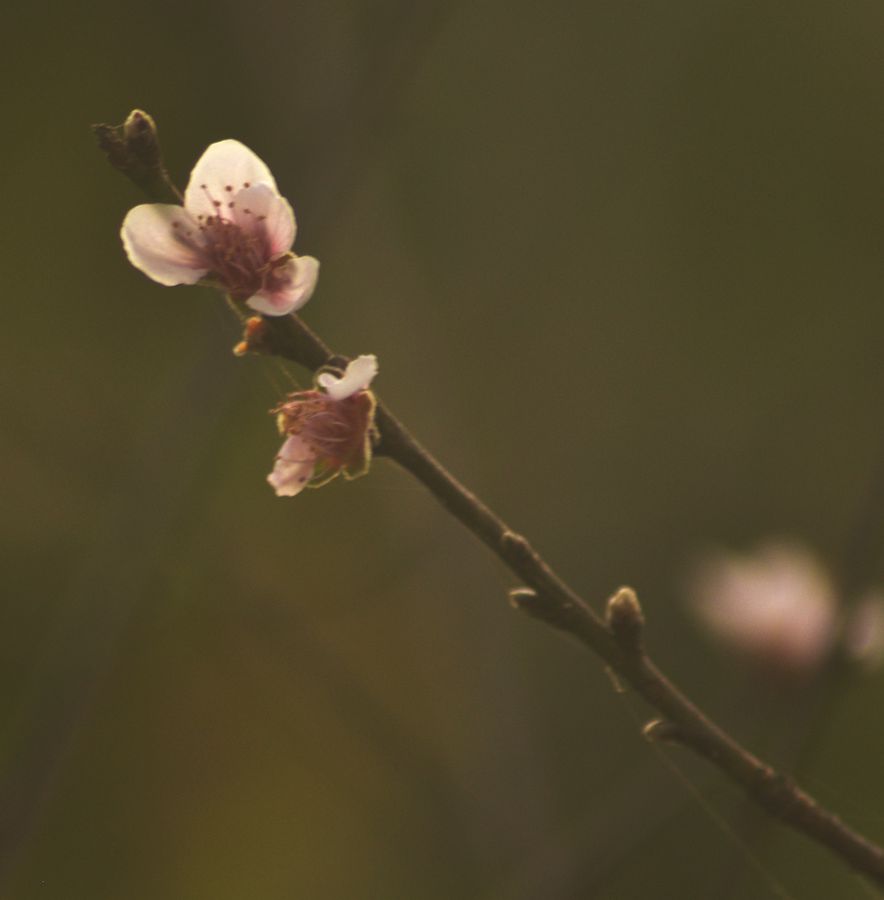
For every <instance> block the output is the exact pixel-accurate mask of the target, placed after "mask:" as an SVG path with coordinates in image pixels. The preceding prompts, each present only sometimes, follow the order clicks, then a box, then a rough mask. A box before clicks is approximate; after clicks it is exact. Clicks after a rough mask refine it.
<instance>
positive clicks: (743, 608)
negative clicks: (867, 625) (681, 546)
mask: <svg viewBox="0 0 884 900" xmlns="http://www.w3.org/2000/svg"><path fill="white" fill-rule="evenodd" d="M692 594H693V601H694V607H695V609H696V611H697V613H698V615H699V616H700V618H701V620H702V621H703V622H704V623H705V624H706V625H707V626H708V628H709V629H710V631H713V632H714V633H715V634H717V635H718V637H720V638H721V639H722V640H723V641H725V642H726V643H729V644H731V645H732V646H733V647H735V648H737V649H739V650H741V651H743V652H745V653H747V654H749V655H751V656H753V657H754V658H755V659H757V660H758V661H759V662H762V663H764V664H766V665H767V666H768V667H770V668H773V669H778V670H780V671H786V672H790V673H792V674H802V673H809V672H811V671H813V670H814V669H815V668H816V667H817V666H818V665H819V664H820V663H822V661H823V660H824V659H825V657H826V656H827V654H828V652H829V651H830V649H831V648H832V645H833V642H834V639H835V637H836V634H837V608H836V607H837V602H836V596H835V591H834V588H833V586H832V584H831V582H830V580H829V578H828V576H827V574H826V572H825V571H824V570H823V568H822V567H821V566H820V564H819V563H818V562H817V560H816V558H815V557H814V556H813V555H812V554H811V553H809V552H808V551H807V550H805V549H803V548H801V547H799V546H796V545H793V544H786V543H779V544H778V543H770V544H766V545H764V546H762V547H760V548H759V549H758V550H757V551H756V552H755V553H754V554H751V555H747V556H736V555H732V554H721V555H719V556H718V557H715V558H712V559H709V560H707V561H706V562H705V563H704V564H703V565H702V566H701V567H700V570H699V571H698V572H697V573H696V575H695V577H694V579H693V584H692Z"/></svg>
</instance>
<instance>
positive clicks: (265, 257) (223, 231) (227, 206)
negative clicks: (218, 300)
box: [172, 182, 288, 300]
mask: <svg viewBox="0 0 884 900" xmlns="http://www.w3.org/2000/svg"><path fill="white" fill-rule="evenodd" d="M200 187H201V189H202V190H203V191H204V192H205V194H206V196H207V197H208V198H209V200H210V201H211V203H212V205H213V206H214V207H215V209H216V210H217V212H216V214H215V215H205V214H200V215H198V216H197V217H196V221H197V233H196V234H194V232H193V231H192V230H191V229H188V228H182V224H181V223H179V222H173V223H172V227H173V228H174V229H176V234H177V235H178V239H179V240H180V241H182V242H183V243H185V244H187V246H189V247H191V248H192V249H193V250H194V251H195V252H196V253H197V254H198V255H199V257H200V260H201V263H202V266H203V267H204V268H206V269H209V270H210V273H211V276H214V277H215V278H217V279H218V280H219V281H221V282H222V283H223V285H224V287H225V288H226V289H227V291H228V292H229V293H230V295H231V296H232V297H233V298H234V299H236V300H247V299H248V298H249V297H251V296H253V295H254V294H257V293H258V292H259V291H262V290H270V291H272V290H273V289H275V288H277V287H279V286H280V283H281V282H282V281H285V278H284V276H283V274H282V273H281V272H280V271H279V269H280V268H281V267H284V266H285V265H286V263H287V262H288V254H283V255H282V256H280V257H277V258H276V259H271V252H270V239H269V237H268V234H267V227H266V226H265V225H264V222H265V220H266V218H267V217H266V216H265V215H257V214H255V213H253V212H252V210H250V209H247V208H237V201H236V199H235V197H236V194H235V193H234V187H233V185H226V186H225V188H224V190H225V193H226V195H227V197H229V198H230V199H228V200H226V201H221V200H218V199H216V198H214V197H212V195H211V194H210V193H209V190H208V186H207V185H205V184H203V185H200ZM243 187H244V188H247V187H249V182H246V183H245V184H243ZM234 211H235V212H234Z"/></svg>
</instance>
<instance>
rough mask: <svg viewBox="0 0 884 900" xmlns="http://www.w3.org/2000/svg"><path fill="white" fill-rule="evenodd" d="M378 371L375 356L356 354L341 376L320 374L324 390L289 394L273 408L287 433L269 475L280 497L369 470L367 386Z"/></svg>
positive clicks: (370, 420) (371, 398)
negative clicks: (283, 401) (284, 400)
mask: <svg viewBox="0 0 884 900" xmlns="http://www.w3.org/2000/svg"><path fill="white" fill-rule="evenodd" d="M377 371H378V361H377V359H376V358H375V357H374V356H359V357H357V358H356V359H354V360H353V361H352V362H351V363H350V364H349V365H348V366H347V368H346V369H345V370H344V374H343V376H341V377H338V376H336V375H333V374H332V373H331V372H321V373H320V374H319V377H318V378H317V379H316V382H317V386H318V387H321V388H323V390H322V391H319V390H312V391H299V392H298V393H295V394H290V395H289V397H288V399H287V400H286V402H285V403H283V404H281V405H280V406H278V407H277V408H276V409H274V410H273V412H275V413H276V415H277V423H278V425H279V430H280V432H282V434H285V435H287V437H286V439H285V442H284V443H283V445H282V448H281V449H280V451H279V455H278V456H277V457H276V463H275V465H274V467H273V471H272V472H271V473H270V474H269V475H268V476H267V480H268V481H269V482H270V485H271V486H272V487H273V489H274V490H275V491H276V494H277V496H278V497H294V496H295V494H299V493H300V492H301V491H302V490H303V489H304V488H305V487H319V486H320V485H322V484H325V483H326V482H327V481H331V479H332V478H334V477H335V476H337V475H338V474H339V473H340V472H343V473H344V477H346V478H357V477H358V476H360V475H364V474H365V472H366V471H368V466H369V463H370V462H371V431H372V427H373V425H374V410H375V399H374V395H373V394H372V393H371V391H369V390H368V386H369V384H371V381H372V379H373V378H374V376H375V375H376V374H377Z"/></svg>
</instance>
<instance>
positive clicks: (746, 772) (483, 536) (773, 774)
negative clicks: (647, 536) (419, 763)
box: [250, 315, 884, 886]
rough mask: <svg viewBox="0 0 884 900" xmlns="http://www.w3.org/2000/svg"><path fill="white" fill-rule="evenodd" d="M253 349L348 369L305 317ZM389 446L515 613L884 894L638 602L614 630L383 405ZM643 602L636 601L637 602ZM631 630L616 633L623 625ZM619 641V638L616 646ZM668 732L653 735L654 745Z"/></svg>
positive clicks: (268, 331) (860, 845)
mask: <svg viewBox="0 0 884 900" xmlns="http://www.w3.org/2000/svg"><path fill="white" fill-rule="evenodd" d="M250 349H254V350H257V351H258V352H265V353H270V354H273V355H276V356H281V357H283V358H285V359H289V360H291V361H293V362H296V363H298V364H300V365H302V366H305V367H306V368H308V369H310V370H311V371H315V370H316V369H318V368H320V367H321V366H323V365H331V366H336V367H343V366H346V364H347V362H348V360H347V358H346V357H343V356H340V355H338V354H335V353H333V352H332V351H331V350H330V349H329V348H328V347H327V346H326V345H325V344H324V343H323V341H322V340H321V339H320V338H319V337H318V336H317V335H316V334H315V333H314V332H313V331H312V330H311V329H310V328H309V327H308V326H307V325H306V324H305V323H304V322H303V321H301V320H300V319H299V318H298V317H297V316H294V315H292V316H285V317H280V318H265V319H264V320H263V327H262V329H261V331H260V337H258V339H257V340H255V341H253V342H252V343H250ZM377 426H378V430H379V432H380V441H379V443H378V445H377V449H376V454H377V455H379V456H381V455H382V456H387V457H389V458H390V459H392V460H394V461H395V462H397V463H398V464H399V465H400V466H402V467H403V468H404V469H407V470H408V471H409V472H410V473H411V474H412V475H413V476H414V477H415V478H416V479H417V480H418V481H420V482H421V483H422V484H423V485H424V486H425V487H426V488H427V489H428V490H429V491H430V492H431V493H432V494H433V495H434V496H435V497H436V499H437V500H439V502H440V503H441V504H442V505H443V506H444V507H445V508H446V509H447V510H448V511H449V512H450V513H451V514H452V515H453V516H454V517H455V518H456V519H458V521H460V522H461V524H463V525H464V526H465V527H466V528H468V529H469V530H470V531H472V532H473V534H475V535H476V537H478V538H479V539H480V540H481V541H482V542H483V543H484V544H486V545H487V546H488V547H489V548H490V549H491V551H492V552H493V553H494V554H495V555H496V556H497V557H498V558H499V559H500V560H501V561H502V562H503V563H505V564H506V565H507V566H508V567H509V568H510V569H511V570H512V571H513V572H514V573H515V574H516V575H518V577H519V579H520V580H521V581H523V582H524V583H525V584H526V585H528V586H529V588H530V590H524V589H523V590H518V591H515V592H513V594H512V595H511V597H512V599H513V605H514V606H515V607H516V608H517V609H519V610H521V611H523V612H526V613H528V614H529V615H531V616H532V617H534V618H536V619H540V620H541V621H543V622H545V623H546V624H547V625H551V626H552V627H554V628H557V629H559V630H560V631H564V632H567V633H568V634H571V635H573V636H574V637H576V638H577V639H578V640H579V641H580V642H581V643H583V644H585V645H586V646H587V647H588V648H589V649H590V650H592V651H593V652H594V653H595V654H596V655H597V656H599V657H601V659H602V660H603V661H604V662H605V663H606V664H607V665H608V666H609V667H610V668H611V669H612V670H613V671H614V673H615V674H616V675H617V676H618V677H619V678H620V679H622V680H623V681H624V682H626V683H628V684H629V685H630V686H631V687H632V688H633V689H634V690H635V691H636V693H638V694H640V695H641V696H642V697H643V698H644V699H645V700H646V701H647V702H648V703H649V704H650V705H651V706H652V707H653V708H654V709H656V710H657V711H658V712H659V713H661V714H662V715H663V716H664V719H665V722H666V724H667V727H666V728H665V729H663V730H665V734H666V739H668V740H670V741H675V742H677V743H680V744H682V745H684V746H685V747H688V748H690V749H691V750H693V751H694V752H695V753H697V754H698V755H699V756H702V757H703V758H704V759H706V760H707V761H708V762H710V763H712V765H714V766H716V767H717V768H718V769H719V770H720V771H722V772H723V773H724V774H725V775H726V776H728V777H729V778H730V779H731V780H732V781H734V782H736V783H737V784H739V785H740V786H741V787H742V788H743V789H744V790H745V792H746V793H747V794H748V795H749V797H750V798H751V799H752V800H754V801H755V802H756V803H757V804H758V805H759V806H760V807H762V808H763V809H764V810H765V811H766V812H767V813H768V814H770V815H771V816H773V817H774V818H776V819H779V820H780V821H781V822H783V823H785V824H786V825H789V826H791V827H792V828H794V829H795V830H796V831H799V832H801V833H802V834H804V835H805V836H807V837H809V838H811V839H812V840H814V841H816V842H818V843H820V844H822V845H824V846H826V847H828V848H829V850H831V851H832V852H833V853H834V854H836V855H837V856H839V857H841V859H842V860H844V861H845V862H846V863H847V864H848V865H850V866H851V867H852V868H853V869H855V870H857V871H858V872H862V873H863V874H865V875H867V876H869V877H870V878H871V879H872V880H873V881H875V882H876V883H877V884H880V885H882V886H884V851H882V849H881V848H880V847H878V846H876V845H875V844H873V843H872V842H871V841H869V840H867V839H866V838H864V837H863V836H862V835H860V834H859V833H858V832H856V831H854V830H853V829H852V828H850V827H849V826H848V825H846V824H845V823H844V822H842V821H841V820H840V819H839V818H838V817H837V816H836V815H834V814H833V813H831V812H829V811H828V810H826V809H824V808H823V807H822V806H820V805H819V804H818V803H817V802H816V801H815V800H814V799H813V798H812V797H811V796H810V795H809V794H807V793H806V792H805V791H804V790H802V789H801V788H800V787H799V786H798V785H797V784H795V783H794V782H793V781H792V780H791V779H790V778H789V777H788V776H787V775H785V774H782V773H780V772H778V771H776V770H775V769H774V768H773V767H772V766H769V765H767V764H766V763H765V762H763V761H762V760H760V759H758V758H757V757H756V756H754V755H753V754H752V753H750V752H749V751H748V750H746V749H745V748H744V747H742V746H741V745H740V744H739V743H738V742H737V741H736V740H735V739H734V738H733V737H731V736H730V735H729V734H727V732H725V731H724V730H723V729H722V728H721V727H719V726H718V725H717V724H716V723H715V722H714V721H712V720H711V719H710V718H709V717H708V716H707V715H706V714H705V713H704V712H702V710H700V709H699V707H697V706H696V705H695V704H694V703H693V702H691V701H690V700H689V699H688V698H687V697H686V696H685V695H684V694H683V693H682V692H681V691H680V690H679V689H678V688H677V687H676V686H675V685H674V684H672V682H671V681H669V679H668V678H666V676H665V675H664V674H663V673H662V672H661V671H660V670H659V669H658V668H657V666H656V665H655V664H654V662H653V660H652V659H651V658H650V656H649V655H648V654H647V653H646V652H645V650H644V649H643V646H642V643H641V641H640V640H637V637H639V636H640V630H641V625H642V624H643V620H642V619H641V611H640V609H639V608H638V604H637V602H636V605H635V611H636V613H637V616H633V619H632V620H631V621H630V620H629V618H628V617H627V618H626V621H627V622H628V623H629V625H630V627H626V628H623V627H622V625H623V621H624V620H623V618H618V617H621V616H622V613H621V612H618V611H617V610H618V604H615V603H614V602H613V601H616V600H617V598H619V597H620V596H621V595H622V593H623V592H622V591H620V592H618V593H617V594H615V595H614V597H612V598H611V599H612V603H611V604H609V617H608V622H607V623H606V622H604V621H602V619H601V618H599V616H597V615H596V614H595V612H593V610H592V609H591V608H590V607H589V606H588V605H587V604H586V602H585V601H584V600H583V599H582V598H581V597H579V596H578V595H577V594H576V593H575V592H574V591H573V590H572V589H571V588H570V587H569V586H568V585H567V584H566V583H565V582H564V581H563V580H562V579H561V578H560V577H559V576H558V575H557V574H556V573H555V571H554V570H553V569H552V568H551V567H550V566H549V564H548V563H547V562H546V561H545V560H544V559H543V557H541V556H540V554H539V553H538V552H537V551H536V550H535V549H534V548H533V547H532V546H531V544H530V543H529V541H528V540H527V539H526V538H524V537H522V536H521V535H520V534H517V533H516V532H515V531H513V530H512V529H511V528H510V527H509V526H508V525H507V524H506V523H505V522H504V521H503V520H502V519H501V518H500V517H499V516H498V515H497V514H496V513H494V512H493V511H492V510H491V509H489V507H487V506H486V505H485V504H484V503H483V502H482V501H481V500H480V499H479V498H478V497H477V496H476V495H475V494H473V493H472V492H471V491H470V490H468V489H467V488H466V487H464V485H462V484H461V483H460V482H459V481H458V480H457V479H456V478H455V477H454V476H453V475H451V473H450V472H448V470H447V469H445V467H444V466H442V464H441V463H440V462H439V461H438V460H437V459H436V458H435V457H434V456H432V454H430V453H429V451H427V450H426V449H425V448H424V447H422V446H421V445H420V444H419V443H418V442H417V440H415V438H414V437H413V436H412V435H411V433H410V432H409V431H408V430H407V429H406V428H405V426H404V425H403V424H402V423H401V422H400V421H399V420H398V419H397V418H396V417H395V416H394V415H393V414H392V413H391V412H390V411H389V409H387V407H386V406H385V405H384V404H383V403H382V402H380V401H378V407H377ZM633 597H634V595H633ZM618 621H619V622H620V626H621V627H615V623H616V622H618ZM615 635H616V636H615ZM655 731H657V732H658V733H659V732H660V731H661V729H660V728H659V726H658V728H657V729H651V730H650V731H649V733H648V736H649V737H653V735H654V732H655Z"/></svg>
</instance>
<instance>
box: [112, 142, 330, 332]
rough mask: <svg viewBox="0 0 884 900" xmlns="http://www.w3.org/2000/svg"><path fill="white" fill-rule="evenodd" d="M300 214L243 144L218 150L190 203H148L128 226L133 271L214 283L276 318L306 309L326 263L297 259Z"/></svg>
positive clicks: (193, 185)
mask: <svg viewBox="0 0 884 900" xmlns="http://www.w3.org/2000/svg"><path fill="white" fill-rule="evenodd" d="M295 231H296V226H295V216H294V213H293V212H292V208H291V206H289V204H288V201H287V200H286V199H285V198H284V197H281V196H280V195H279V192H278V191H277V189H276V182H275V181H274V179H273V175H271V174H270V170H269V169H268V168H267V166H266V165H265V164H264V163H263V162H262V161H261V160H260V159H259V158H258V157H257V156H256V155H255V154H254V153H253V152H252V151H251V150H249V148H248V147H246V146H244V145H243V144H241V143H239V141H233V140H226V141H219V142H218V143H216V144H211V145H210V146H209V147H208V148H207V150H206V152H205V153H203V155H202V156H201V157H200V158H199V160H198V161H197V164H196V165H195V166H194V168H193V172H191V175H190V181H189V183H188V185H187V190H185V192H184V205H183V206H177V205H175V204H171V203H145V204H142V205H141V206H136V207H135V208H134V209H131V210H130V211H129V213H128V215H127V216H126V218H125V220H124V221H123V228H122V238H123V246H124V247H125V249H126V254H127V255H128V257H129V260H130V261H131V263H132V265H134V266H135V267H136V268H138V269H140V270H141V271H142V272H144V274H145V275H147V276H148V277H149V278H152V279H153V280H154V281H158V282H159V283H160V284H165V285H173V284H196V282H198V281H199V280H200V279H202V278H210V279H212V280H214V281H216V282H217V283H218V284H219V286H221V287H223V288H224V290H225V291H227V293H228V294H230V296H231V297H233V299H234V300H239V301H242V302H245V303H247V304H248V305H249V306H251V307H252V309H255V310H257V311H258V312H260V313H265V314H266V315H269V316H282V315H285V314H286V313H290V312H292V311H293V310H296V309H298V308H300V307H301V306H303V305H304V304H305V303H306V302H307V301H308V300H309V299H310V295H311V294H312V293H313V289H314V287H315V286H316V279H317V276H318V274H319V263H318V262H317V261H316V260H315V259H314V258H313V257H312V256H295V254H294V253H292V252H291V248H292V244H293V243H294V240H295Z"/></svg>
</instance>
